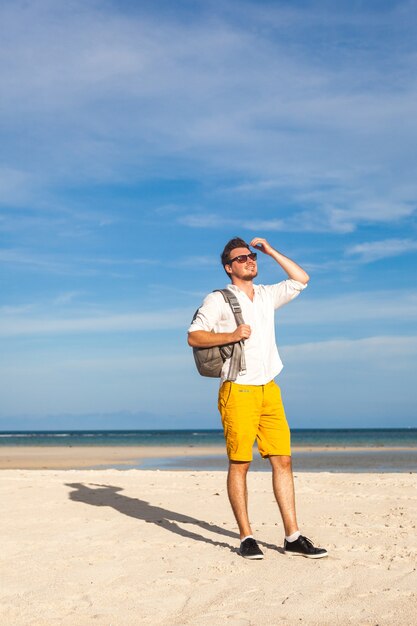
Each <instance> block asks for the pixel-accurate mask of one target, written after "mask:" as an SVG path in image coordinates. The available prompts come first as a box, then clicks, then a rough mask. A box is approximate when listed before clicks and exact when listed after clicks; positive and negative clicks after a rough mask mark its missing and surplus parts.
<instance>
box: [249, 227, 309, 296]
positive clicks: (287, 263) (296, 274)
mask: <svg viewBox="0 0 417 626" xmlns="http://www.w3.org/2000/svg"><path fill="white" fill-rule="evenodd" d="M250 245H251V246H252V248H256V249H257V250H260V251H261V252H264V253H265V254H267V255H268V256H270V257H272V258H273V259H274V260H275V261H276V262H277V263H278V264H279V265H280V266H281V267H282V269H283V270H284V272H286V273H287V274H288V277H289V278H292V279H293V280H298V282H300V283H303V284H304V285H306V284H307V283H308V281H309V280H310V276H309V275H308V274H307V272H305V271H304V270H303V268H302V267H300V266H299V265H298V264H297V263H296V262H295V261H292V260H291V259H289V258H288V257H286V256H285V255H284V254H281V252H278V250H275V248H273V247H272V246H271V245H270V244H269V243H268V242H267V240H266V239H262V238H261V237H255V238H254V239H252V241H251V242H250Z"/></svg>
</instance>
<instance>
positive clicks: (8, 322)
mask: <svg viewBox="0 0 417 626" xmlns="http://www.w3.org/2000/svg"><path fill="white" fill-rule="evenodd" d="M189 321H190V311H189V310H188V309H187V310H182V309H174V310H166V311H163V312H158V311H151V312H149V313H125V314H107V315H106V314H103V315H95V316H89V317H78V316H74V317H71V318H61V317H59V318H58V317H46V316H45V317H40V316H38V317H34V316H33V317H30V318H28V317H26V318H18V317H15V316H13V317H8V316H3V318H0V336H3V337H13V336H18V335H56V334H71V333H92V334H95V333H109V332H110V333H117V332H146V331H150V330H151V331H152V330H168V329H173V328H175V329H178V328H183V329H185V328H186V327H187V324H188V323H189ZM184 332H185V330H184Z"/></svg>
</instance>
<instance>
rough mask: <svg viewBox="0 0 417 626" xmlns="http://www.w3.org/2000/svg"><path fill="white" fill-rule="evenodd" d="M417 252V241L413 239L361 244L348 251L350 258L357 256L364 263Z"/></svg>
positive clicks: (385, 240)
mask: <svg viewBox="0 0 417 626" xmlns="http://www.w3.org/2000/svg"><path fill="white" fill-rule="evenodd" d="M415 250H417V241H415V240H412V239H384V240H382V241H371V242H365V243H359V244H356V245H354V246H351V247H350V248H348V249H347V250H346V254H347V255H348V256H356V257H358V258H359V260H360V261H361V262H362V263H372V262H373V261H379V260H381V259H386V258H390V257H393V256H400V255H402V254H407V252H414V251H415Z"/></svg>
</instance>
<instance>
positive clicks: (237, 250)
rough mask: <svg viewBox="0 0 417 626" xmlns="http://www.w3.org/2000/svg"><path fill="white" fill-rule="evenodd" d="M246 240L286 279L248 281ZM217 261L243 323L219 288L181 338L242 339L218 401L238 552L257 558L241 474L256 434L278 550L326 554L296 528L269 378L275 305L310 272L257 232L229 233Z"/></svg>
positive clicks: (286, 436)
mask: <svg viewBox="0 0 417 626" xmlns="http://www.w3.org/2000/svg"><path fill="white" fill-rule="evenodd" d="M250 247H252V248H256V249H258V250H260V251H261V252H263V253H264V254H266V255H268V256H270V257H271V258H272V259H273V260H274V261H276V263H278V265H279V266H281V267H282V269H283V270H284V271H285V272H286V273H287V275H288V279H287V280H284V281H281V282H279V283H277V284H274V285H255V284H254V283H253V280H254V279H255V278H256V276H257V274H258V268H257V263H256V258H257V254H256V252H252V251H251V250H250ZM221 262H222V265H223V268H224V269H225V271H226V274H227V275H228V276H229V278H230V280H231V285H228V286H227V288H228V289H229V290H231V291H232V292H233V293H234V295H235V296H236V298H237V300H238V301H239V304H240V306H241V309H242V314H243V319H244V322H245V323H244V324H240V325H239V326H238V327H237V328H236V322H235V318H234V315H233V312H232V310H231V307H230V306H229V304H228V303H226V302H225V301H224V298H223V296H222V294H221V293H219V292H213V293H210V294H209V295H208V296H207V297H206V298H205V300H204V302H203V304H202V306H201V307H200V309H199V310H198V312H197V313H196V315H195V317H194V320H193V322H192V324H191V326H190V328H189V329H188V343H189V345H190V346H192V347H193V348H209V347H212V346H223V345H228V344H231V343H237V342H239V341H243V342H244V354H245V360H246V370H245V371H244V372H241V373H240V374H239V375H238V376H237V378H236V381H232V380H228V372H229V359H228V360H226V362H225V363H224V366H223V368H222V373H221V384H220V391H219V405H218V406H219V411H220V414H221V417H222V424H223V429H224V436H225V440H226V447H227V454H228V457H229V471H228V476H227V491H228V495H229V500H230V504H231V506H232V509H233V513H234V515H235V518H236V521H237V524H238V526H239V531H240V539H241V543H240V550H239V553H240V554H241V556H243V557H245V558H247V559H262V558H263V553H262V551H261V549H260V548H259V546H258V544H257V542H256V540H255V539H254V537H253V535H252V530H251V527H250V523H249V517H248V492H247V483H246V475H247V472H248V469H249V466H250V463H251V461H252V448H253V444H254V442H255V439H256V440H257V442H258V449H259V452H260V454H261V455H262V457H263V458H268V459H269V461H270V463H271V466H272V475H273V490H274V495H275V498H276V501H277V504H278V507H279V510H280V513H281V517H282V521H283V524H284V530H285V540H284V551H285V553H286V554H294V555H300V556H305V557H308V558H313V559H318V558H322V557H325V556H327V551H326V550H325V549H324V548H316V547H315V546H314V545H313V543H312V542H311V541H310V540H309V539H308V538H307V537H304V536H303V535H302V534H301V532H300V531H299V528H298V524H297V518H296V511H295V494H294V480H293V473H292V465H291V448H290V430H289V427H288V424H287V420H286V417H285V412H284V407H283V404H282V400H281V392H280V389H279V387H278V385H277V384H276V383H275V382H274V380H273V379H274V378H275V376H277V375H278V374H279V372H280V371H281V369H282V367H283V366H282V362H281V359H280V357H279V354H278V349H277V346H276V343H275V326H274V312H275V309H278V308H279V307H281V306H283V305H284V304H287V302H290V301H291V300H293V299H294V298H295V297H296V296H298V294H299V293H300V292H301V291H302V290H303V289H305V287H306V286H307V283H308V281H309V276H308V274H307V273H306V272H305V271H304V270H303V269H302V268H301V267H300V266H299V265H297V263H295V262H294V261H292V260H291V259H289V258H287V257H286V256H284V255H283V254H281V253H280V252H278V251H277V250H275V249H274V248H273V247H272V246H271V245H270V244H269V243H268V242H267V241H266V239H262V238H260V237H255V238H254V239H252V241H251V242H250V244H247V243H246V242H245V241H244V240H243V239H240V238H234V239H231V240H230V241H229V242H228V243H227V244H226V246H225V248H224V250H223V253H222V255H221Z"/></svg>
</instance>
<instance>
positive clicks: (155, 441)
mask: <svg viewBox="0 0 417 626" xmlns="http://www.w3.org/2000/svg"><path fill="white" fill-rule="evenodd" d="M291 437H292V445H293V446H311V447H323V446H324V447H325V446H328V447H333V446H337V447H342V446H346V447H348V446H354V447H358V446H359V447H375V448H378V447H415V448H417V428H377V429H371V428H357V429H353V428H352V429H345V428H334V429H327V428H316V429H309V428H302V429H297V428H294V429H292V431H291ZM219 445H220V446H221V445H223V431H222V430H197V429H196V430H68V431H58V430H54V431H1V432H0V446H219Z"/></svg>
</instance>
